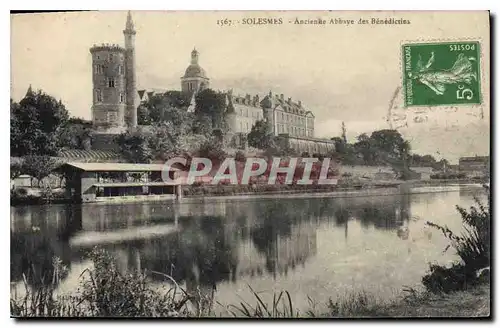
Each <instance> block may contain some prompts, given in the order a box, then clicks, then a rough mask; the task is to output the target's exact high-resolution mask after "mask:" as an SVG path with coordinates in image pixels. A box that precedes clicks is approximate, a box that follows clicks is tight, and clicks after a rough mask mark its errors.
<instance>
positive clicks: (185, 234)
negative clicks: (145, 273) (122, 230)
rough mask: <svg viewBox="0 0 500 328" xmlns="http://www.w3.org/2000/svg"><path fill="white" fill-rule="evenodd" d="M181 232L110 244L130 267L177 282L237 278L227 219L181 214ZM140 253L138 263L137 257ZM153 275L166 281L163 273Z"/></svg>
mask: <svg viewBox="0 0 500 328" xmlns="http://www.w3.org/2000/svg"><path fill="white" fill-rule="evenodd" d="M179 225H180V231H179V232H177V233H173V234H169V235H166V236H162V237H155V238H151V239H144V240H137V241H127V242H122V243H119V244H115V245H110V246H108V247H107V249H108V250H110V251H112V252H113V253H114V254H115V255H117V257H118V260H120V259H119V257H120V251H121V250H125V252H126V254H127V255H126V259H122V261H124V262H125V263H126V265H127V267H128V270H134V269H136V268H137V267H140V268H141V269H147V270H150V271H157V272H161V273H165V274H168V275H171V276H172V277H173V278H174V279H175V280H176V281H177V282H178V283H183V282H186V281H193V280H194V281H196V283H198V284H201V285H210V286H215V285H216V284H217V283H218V282H220V281H222V280H230V279H234V276H233V272H235V268H236V264H237V258H235V255H236V254H235V252H234V250H235V249H236V245H234V244H233V243H234V242H235V241H234V240H231V239H230V238H228V237H227V234H226V233H225V229H224V219H223V218H220V217H204V218H195V217H181V218H179ZM137 253H138V254H137ZM137 256H139V263H137V261H136V260H135V258H136V257H137ZM152 278H154V279H159V280H162V281H163V280H164V278H163V276H161V275H154V274H153V275H152Z"/></svg>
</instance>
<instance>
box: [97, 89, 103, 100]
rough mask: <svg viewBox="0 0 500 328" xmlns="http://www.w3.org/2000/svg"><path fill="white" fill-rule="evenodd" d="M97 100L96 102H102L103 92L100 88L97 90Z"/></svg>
mask: <svg viewBox="0 0 500 328" xmlns="http://www.w3.org/2000/svg"><path fill="white" fill-rule="evenodd" d="M95 100H96V102H102V93H101V90H99V89H97V90H96V91H95Z"/></svg>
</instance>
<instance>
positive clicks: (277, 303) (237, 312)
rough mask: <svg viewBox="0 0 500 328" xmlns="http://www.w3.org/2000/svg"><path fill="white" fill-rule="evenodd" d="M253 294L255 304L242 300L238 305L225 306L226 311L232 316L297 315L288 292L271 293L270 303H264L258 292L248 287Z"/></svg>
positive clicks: (267, 316)
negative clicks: (271, 299)
mask: <svg viewBox="0 0 500 328" xmlns="http://www.w3.org/2000/svg"><path fill="white" fill-rule="evenodd" d="M249 288H250V290H251V291H252V294H253V296H254V297H255V299H256V304H255V305H251V304H249V303H248V302H245V301H242V302H240V304H239V305H229V306H227V311H228V312H229V313H230V314H231V315H232V316H234V317H247V318H295V317H299V312H298V310H294V309H293V304H292V298H291V296H290V293H289V292H287V291H285V292H280V293H279V294H278V295H276V293H273V301H272V303H271V304H267V303H265V302H264V301H263V300H262V298H261V297H260V296H259V294H258V293H257V292H256V291H254V290H253V289H252V287H250V286H249Z"/></svg>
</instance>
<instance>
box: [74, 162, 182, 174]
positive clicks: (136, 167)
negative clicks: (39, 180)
mask: <svg viewBox="0 0 500 328" xmlns="http://www.w3.org/2000/svg"><path fill="white" fill-rule="evenodd" d="M64 165H67V166H71V167H75V168H77V169H80V170H82V171H87V172H117V171H120V172H146V171H156V172H158V171H163V170H164V169H165V164H143V163H79V162H68V163H66V164H64ZM170 170H171V171H178V170H179V169H176V168H170Z"/></svg>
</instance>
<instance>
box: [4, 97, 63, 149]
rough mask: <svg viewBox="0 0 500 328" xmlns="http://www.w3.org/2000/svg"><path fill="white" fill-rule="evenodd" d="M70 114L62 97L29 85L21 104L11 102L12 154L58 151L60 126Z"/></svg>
mask: <svg viewBox="0 0 500 328" xmlns="http://www.w3.org/2000/svg"><path fill="white" fill-rule="evenodd" d="M68 118H69V115H68V111H67V110H66V107H65V106H64V105H63V104H62V102H61V101H57V100H56V99H55V98H54V97H52V96H49V95H47V94H45V93H43V92H42V91H38V92H36V93H34V92H32V91H31V89H30V91H29V92H28V93H27V94H26V96H25V97H24V98H23V99H22V100H21V101H20V102H19V104H16V103H13V102H11V132H13V136H11V153H12V155H14V156H24V155H54V154H56V152H57V148H58V146H59V145H58V135H59V130H60V129H61V128H62V127H64V126H65V124H66V122H67V121H68Z"/></svg>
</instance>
